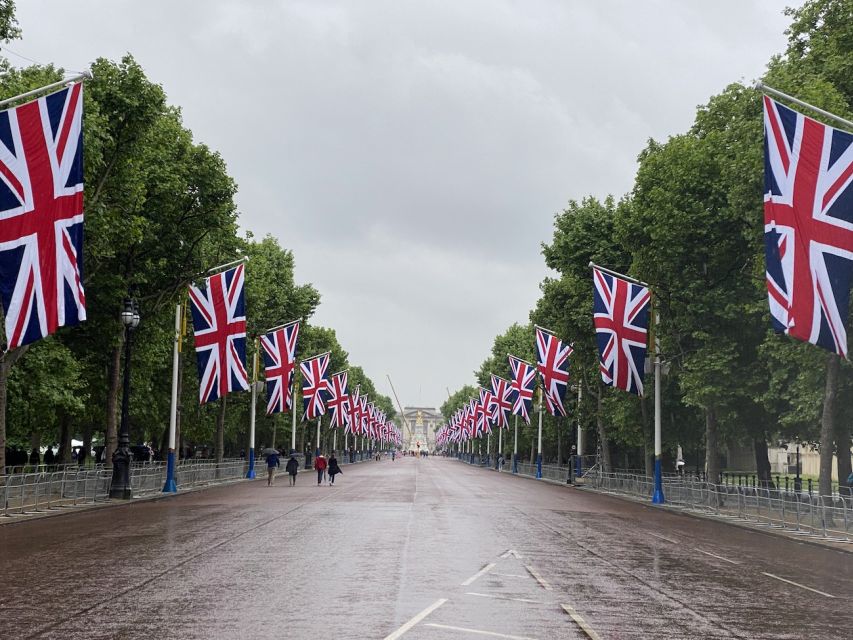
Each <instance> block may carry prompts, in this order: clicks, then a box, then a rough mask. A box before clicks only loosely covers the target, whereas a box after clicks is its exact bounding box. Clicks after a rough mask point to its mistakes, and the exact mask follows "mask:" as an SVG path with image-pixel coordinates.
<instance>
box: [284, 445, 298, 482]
mask: <svg viewBox="0 0 853 640" xmlns="http://www.w3.org/2000/svg"><path fill="white" fill-rule="evenodd" d="M284 469H285V471H287V474H288V475H289V476H290V486H291V487H293V486H295V485H296V474H297V473H299V461H298V460H297V459H296V452H295V451H291V452H290V460H288V461H287V465H285V467H284Z"/></svg>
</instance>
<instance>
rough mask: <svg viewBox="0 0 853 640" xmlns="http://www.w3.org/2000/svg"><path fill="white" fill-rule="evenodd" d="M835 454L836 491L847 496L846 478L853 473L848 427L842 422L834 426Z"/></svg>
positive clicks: (848, 493)
mask: <svg viewBox="0 0 853 640" xmlns="http://www.w3.org/2000/svg"><path fill="white" fill-rule="evenodd" d="M835 452H836V456H837V457H838V490H839V493H840V494H841V495H843V496H849V495H850V494H851V489H850V487H848V486H847V477H848V476H849V475H850V472H851V471H853V468H851V467H853V465H851V464H850V425H849V423H847V422H845V421H843V420H838V421H837V422H836V424H835Z"/></svg>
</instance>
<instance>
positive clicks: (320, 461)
mask: <svg viewBox="0 0 853 640" xmlns="http://www.w3.org/2000/svg"><path fill="white" fill-rule="evenodd" d="M327 466H328V463H327V462H326V458H325V457H324V456H323V454H322V453H321V454H319V455H318V456H317V457H316V458H315V459H314V471H316V472H317V486H318V487H319V486H320V485H321V484H323V476H324V475H326V467H327Z"/></svg>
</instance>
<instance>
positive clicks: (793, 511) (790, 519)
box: [543, 471, 853, 542]
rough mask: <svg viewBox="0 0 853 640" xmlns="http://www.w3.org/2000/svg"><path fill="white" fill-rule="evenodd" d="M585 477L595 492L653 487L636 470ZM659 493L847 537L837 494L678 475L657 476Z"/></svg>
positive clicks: (850, 506) (706, 509)
mask: <svg viewBox="0 0 853 640" xmlns="http://www.w3.org/2000/svg"><path fill="white" fill-rule="evenodd" d="M543 473H544V472H543ZM586 480H587V482H586V484H587V486H588V487H590V488H592V489H595V490H598V491H603V492H607V493H618V494H624V495H630V496H634V497H638V498H647V499H649V500H651V496H652V492H653V491H654V480H653V479H652V478H650V477H648V476H645V475H640V474H627V473H619V472H616V473H604V472H602V471H594V472H592V473H590V474H588V475H587V477H586ZM663 492H664V496H665V497H666V502H667V503H668V504H670V505H674V506H676V507H679V508H683V509H689V510H692V511H700V512H703V513H706V514H709V515H712V516H716V517H720V518H727V519H733V520H741V521H744V522H749V523H752V524H754V525H757V526H763V527H768V528H778V529H784V530H787V531H791V532H794V533H798V534H803V535H810V536H816V537H821V538H825V539H827V540H832V541H837V542H853V536H851V529H853V513H851V512H853V502H851V499H850V498H849V497H844V496H840V495H838V494H835V495H831V496H819V495H817V494H810V493H808V492H804V491H799V492H794V491H784V490H781V489H776V488H769V487H750V486H740V485H724V484H714V483H710V482H702V481H700V480H696V479H691V478H680V477H678V476H675V477H673V476H667V477H665V478H664V479H663Z"/></svg>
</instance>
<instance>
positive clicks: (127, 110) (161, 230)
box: [0, 0, 395, 469]
mask: <svg viewBox="0 0 853 640" xmlns="http://www.w3.org/2000/svg"><path fill="white" fill-rule="evenodd" d="M10 7H11V9H10ZM17 35H18V32H17V27H16V25H15V23H14V5H13V3H11V2H9V1H8V0H4V1H3V2H0V38H4V39H5V40H6V41H8V40H9V39H10V38H14V37H16V36H17ZM0 64H2V71H3V73H2V75H0V94H2V95H4V96H13V95H17V94H20V93H22V92H24V91H27V90H30V89H33V88H37V87H40V86H44V85H46V84H48V83H50V82H53V81H56V80H58V79H61V78H62V76H63V73H62V70H61V69H56V68H54V67H52V66H32V67H28V68H25V69H15V68H12V67H11V65H10V64H9V63H8V62H6V61H3V62H2V63H0ZM91 71H92V74H93V76H94V79H93V80H91V81H89V82H87V83H86V86H85V88H84V94H85V97H84V100H85V103H84V157H85V215H86V223H85V225H86V226H85V233H86V236H85V242H84V265H85V269H84V285H85V288H86V294H87V314H88V320H87V321H86V322H85V323H83V324H82V325H80V326H79V327H75V328H70V329H61V330H60V331H59V332H58V333H57V334H56V335H54V336H51V337H49V338H47V339H45V340H41V341H39V342H37V343H35V344H32V345H29V346H25V347H22V348H18V349H13V350H10V351H5V348H4V354H3V355H2V357H0V469H2V467H3V466H4V465H5V450H6V447H7V446H19V447H22V448H27V449H31V448H38V447H40V446H42V445H46V444H53V443H59V445H60V452H59V455H60V460H62V461H66V462H68V461H70V458H71V439H72V438H78V439H81V440H82V441H83V442H84V448H85V449H86V450H88V449H89V447H90V446H91V444H92V443H93V442H98V441H101V442H103V443H104V445H105V447H106V450H105V454H106V456H105V460H106V462H107V463H108V464H109V462H110V459H111V454H112V451H113V450H114V448H115V446H116V427H117V415H118V408H119V405H120V385H119V381H120V380H121V375H122V367H123V366H124V363H123V362H122V357H121V354H122V345H123V339H124V333H123V327H122V324H121V322H120V320H119V313H120V311H121V309H122V306H123V304H122V301H123V299H124V298H125V297H126V296H128V295H130V296H133V297H134V298H135V299H136V300H137V301H138V303H139V306H140V315H141V318H142V321H141V323H140V325H139V327H138V329H137V330H136V336H135V338H134V350H133V360H132V367H131V371H132V388H133V393H132V396H131V404H130V421H131V438H132V441H133V442H154V443H163V444H161V448H163V447H164V445H165V440H164V439H165V437H166V431H167V428H168V423H169V404H170V388H171V387H170V385H171V365H172V357H171V353H172V344H173V335H174V310H175V305H176V304H177V303H178V302H179V301H180V300H181V299H182V298H183V297H184V296H185V294H186V290H187V285H188V283H189V282H191V281H193V280H197V279H199V278H200V277H201V275H202V274H203V273H204V272H205V270H206V269H208V268H209V267H211V266H214V265H217V264H221V263H224V262H228V261H229V260H233V259H234V258H236V257H238V256H240V255H248V256H249V262H248V264H247V267H246V291H245V293H246V306H247V311H248V326H247V333H248V335H249V336H250V340H248V359H249V362H251V358H252V356H253V352H254V348H255V347H254V344H253V341H252V340H251V337H252V336H255V335H257V334H259V333H261V332H263V331H264V330H266V329H268V328H270V327H272V326H275V325H278V324H281V323H282V322H286V321H290V320H295V319H299V320H301V321H302V323H303V324H302V327H301V331H300V336H299V342H298V347H297V349H298V353H297V356H298V357H302V356H305V357H307V356H310V355H314V354H316V353H320V352H324V351H331V354H332V355H331V362H330V372H334V371H339V370H342V369H346V368H349V369H350V375H349V380H350V384H351V385H353V386H354V385H356V384H360V385H361V389H362V393H367V394H369V396H370V397H371V399H372V400H374V401H376V402H377V404H378V405H379V407H380V408H381V409H382V410H383V411H385V412H386V413H387V414H388V416H389V418H393V416H394V415H395V411H394V407H393V405H392V403H391V401H390V399H389V398H387V397H385V396H382V395H379V394H378V393H377V392H376V389H375V387H374V385H373V383H372V381H371V380H370V379H369V378H368V377H367V376H366V375H365V373H364V371H363V370H362V369H361V368H360V367H357V366H350V364H349V358H348V354H347V352H346V351H345V350H344V348H343V347H342V346H341V345H340V344H339V342H338V340H337V337H336V335H335V332H334V330H333V329H329V328H324V327H319V326H312V325H311V324H310V318H311V316H312V315H313V313H314V312H315V310H316V308H317V306H318V305H319V303H320V294H319V292H318V291H317V290H316V289H315V288H314V287H313V286H311V285H310V284H300V283H297V282H296V281H295V280H294V258H293V254H292V253H291V252H290V251H288V250H287V249H285V248H283V247H281V246H280V245H279V243H278V241H277V240H276V239H275V238H273V237H271V236H267V237H265V238H262V239H260V240H258V239H255V238H253V237H252V235H251V233H246V234H245V235H241V233H240V230H239V228H238V211H237V207H236V205H235V203H234V196H235V193H236V190H237V186H236V184H235V183H234V180H233V179H232V178H231V177H230V176H229V175H228V171H227V168H226V166H225V162H224V160H223V159H222V158H221V157H220V155H219V154H218V153H216V152H214V151H212V150H211V149H209V148H208V147H207V146H205V145H204V144H202V143H199V142H197V141H195V140H194V139H193V136H192V132H191V131H190V130H189V129H188V128H187V127H186V126H185V125H184V124H183V122H182V119H181V112H180V109H179V108H177V107H175V106H171V105H169V104H168V101H167V99H166V96H165V94H164V92H163V89H162V88H161V87H160V86H159V85H157V84H156V83H154V82H152V81H150V80H149V79H148V78H146V76H145V73H144V72H143V70H142V68H141V67H140V66H139V64H137V62H136V61H135V60H134V59H133V58H132V57H131V56H129V55H128V56H125V57H124V58H123V59H122V60H121V61H118V62H115V61H110V60H105V59H99V60H97V61H95V62H94V64H93V65H92V68H91ZM181 371H182V373H181V394H180V398H181V414H180V436H181V441H182V442H184V443H185V444H187V445H189V444H200V445H201V444H203V445H206V446H208V447H209V449H210V450H211V451H215V454H216V456H217V457H220V458H221V457H222V456H223V454H225V453H226V452H236V451H239V450H240V449H242V448H245V447H246V446H247V438H248V433H247V432H248V423H249V416H248V412H249V398H248V396H249V394H237V395H232V396H230V397H228V398H224V399H222V400H221V401H220V402H219V403H218V406H199V403H198V381H197V377H196V367H195V355H194V353H193V349H192V337H191V336H188V337H187V338H185V340H184V348H183V351H182V355H181ZM258 404H259V406H258V414H259V415H258V435H257V437H258V444H259V445H263V444H266V445H268V446H269V445H272V444H273V441H274V439H275V437H276V435H275V434H276V429H277V428H279V426H280V425H284V424H287V425H288V427H289V425H290V416H276V417H274V418H269V417H266V416H265V411H264V402H263V401H261V402H259V403H258ZM226 406H228V410H227V411H226ZM296 406H297V407H299V406H301V398H300V397H299V395H298V394H297V398H296ZM300 416H301V412H300ZM301 429H302V430H303V431H304V430H305V425H302V426H301ZM303 437H304V435H303ZM309 440H310V437H309ZM279 441H280V442H282V441H284V438H283V437H281V436H279Z"/></svg>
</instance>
